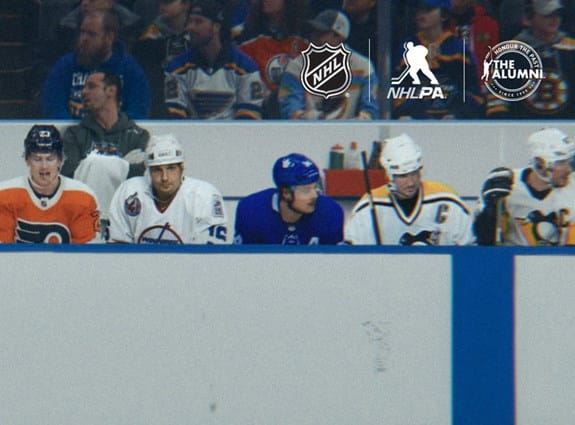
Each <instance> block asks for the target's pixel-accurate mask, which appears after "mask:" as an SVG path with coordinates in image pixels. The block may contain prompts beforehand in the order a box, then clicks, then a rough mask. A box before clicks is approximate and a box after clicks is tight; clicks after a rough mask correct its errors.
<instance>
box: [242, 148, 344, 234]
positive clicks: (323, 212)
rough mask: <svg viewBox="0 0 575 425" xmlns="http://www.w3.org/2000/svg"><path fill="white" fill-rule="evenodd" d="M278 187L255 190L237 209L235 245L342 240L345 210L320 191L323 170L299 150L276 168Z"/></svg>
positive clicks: (284, 157) (274, 173) (274, 174)
mask: <svg viewBox="0 0 575 425" xmlns="http://www.w3.org/2000/svg"><path fill="white" fill-rule="evenodd" d="M273 179H274V183H275V185H276V187H275V188H271V189H265V190H262V191H261V192H257V193H253V194H251V195H249V196H247V197H246V198H244V199H242V200H241V201H240V202H239V203H238V206H237V209H236V229H235V238H234V243H236V244H282V245H318V244H337V243H340V242H342V240H343V210H342V208H341V207H340V206H339V204H337V203H336V202H335V201H333V200H331V199H329V198H327V197H326V196H323V195H321V194H320V173H319V169H318V168H317V166H316V165H315V164H314V163H313V161H312V160H310V159H309V158H307V157H305V156H304V155H300V154H297V153H292V154H289V155H286V156H283V157H281V158H279V159H278V160H277V161H276V162H275V164H274V167H273Z"/></svg>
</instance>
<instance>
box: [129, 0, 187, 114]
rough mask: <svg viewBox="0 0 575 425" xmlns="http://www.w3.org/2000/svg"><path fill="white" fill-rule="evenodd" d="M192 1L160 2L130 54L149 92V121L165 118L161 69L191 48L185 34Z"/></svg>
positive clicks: (170, 0)
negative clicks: (149, 89) (141, 73)
mask: <svg viewBox="0 0 575 425" xmlns="http://www.w3.org/2000/svg"><path fill="white" fill-rule="evenodd" d="M191 5H192V0H160V8H159V15H158V16H157V17H156V19H154V21H153V22H152V23H151V24H150V25H149V26H148V27H147V28H146V30H145V31H144V33H143V34H142V35H141V37H140V39H139V40H138V42H136V43H135V44H134V47H133V54H134V56H135V57H136V59H137V60H138V62H139V63H140V65H142V68H143V69H144V72H145V73H146V75H147V77H148V80H149V82H150V87H151V90H152V112H151V118H166V117H167V111H166V102H165V99H164V68H165V67H166V66H167V65H168V64H169V63H170V62H171V61H172V60H174V59H175V58H176V57H178V56H180V55H181V54H183V53H184V52H185V51H186V50H187V49H189V47H190V43H189V36H188V33H187V31H186V27H187V22H188V15H189V13H190V7H191Z"/></svg>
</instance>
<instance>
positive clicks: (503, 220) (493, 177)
mask: <svg viewBox="0 0 575 425" xmlns="http://www.w3.org/2000/svg"><path fill="white" fill-rule="evenodd" d="M527 142H528V149H529V155H530V157H531V161H530V165H529V166H528V167H525V168H520V169H513V170H512V169H509V168H503V167H501V168H496V169H494V170H493V171H492V172H491V173H490V174H489V176H488V177H487V180H486V181H485V183H484V184H483V188H482V190H481V196H482V201H483V202H482V205H481V211H480V213H479V214H478V215H477V218H476V220H475V224H474V230H475V233H476V235H477V242H478V243H479V244H480V245H495V244H505V245H528V246H536V245H573V244H575V231H574V229H573V226H574V221H575V218H574V216H573V211H574V208H575V182H574V181H573V175H572V171H573V170H572V166H571V161H572V159H573V155H574V154H575V143H574V142H573V141H572V140H571V139H570V138H569V137H568V136H567V134H565V133H564V132H562V131H561V130H558V129H556V128H545V129H542V130H538V131H536V132H534V133H533V134H531V135H530V136H529V138H528V140H527Z"/></svg>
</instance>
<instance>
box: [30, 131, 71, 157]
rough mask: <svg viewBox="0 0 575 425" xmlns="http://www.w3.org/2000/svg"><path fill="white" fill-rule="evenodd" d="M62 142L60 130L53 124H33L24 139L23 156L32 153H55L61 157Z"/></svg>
mask: <svg viewBox="0 0 575 425" xmlns="http://www.w3.org/2000/svg"><path fill="white" fill-rule="evenodd" d="M63 147H64V144H63V142H62V136H60V132H59V131H58V129H57V128H56V127H55V126H53V125H42V124H35V125H33V126H32V128H31V129H30V131H29V132H28V134H27V135H26V139H24V157H25V158H28V156H29V155H30V154H31V153H33V152H36V153H55V154H56V155H58V156H59V157H60V158H62V149H63Z"/></svg>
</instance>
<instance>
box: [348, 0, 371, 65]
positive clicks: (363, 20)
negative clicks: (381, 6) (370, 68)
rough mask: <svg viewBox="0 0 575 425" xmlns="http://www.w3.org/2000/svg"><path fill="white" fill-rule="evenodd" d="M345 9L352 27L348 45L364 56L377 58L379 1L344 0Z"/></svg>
mask: <svg viewBox="0 0 575 425" xmlns="http://www.w3.org/2000/svg"><path fill="white" fill-rule="evenodd" d="M342 9H343V11H344V12H345V13H346V15H347V16H348V18H349V21H350V23H351V28H350V30H349V37H348V39H347V41H346V43H347V45H348V46H349V47H351V48H352V49H353V50H355V51H356V52H359V53H361V54H362V55H364V56H367V57H370V58H375V57H376V55H377V54H378V53H379V50H378V47H377V2H376V1H375V0H343V5H342Z"/></svg>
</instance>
